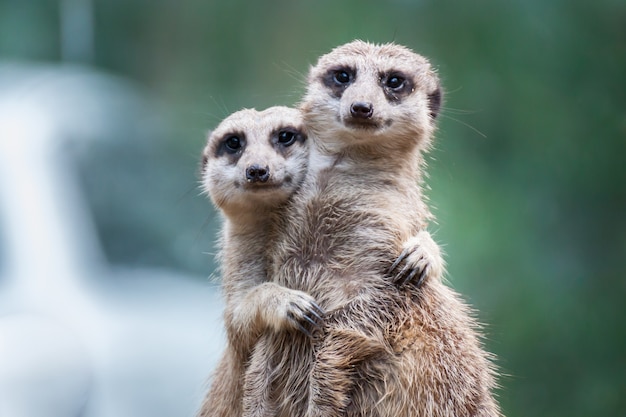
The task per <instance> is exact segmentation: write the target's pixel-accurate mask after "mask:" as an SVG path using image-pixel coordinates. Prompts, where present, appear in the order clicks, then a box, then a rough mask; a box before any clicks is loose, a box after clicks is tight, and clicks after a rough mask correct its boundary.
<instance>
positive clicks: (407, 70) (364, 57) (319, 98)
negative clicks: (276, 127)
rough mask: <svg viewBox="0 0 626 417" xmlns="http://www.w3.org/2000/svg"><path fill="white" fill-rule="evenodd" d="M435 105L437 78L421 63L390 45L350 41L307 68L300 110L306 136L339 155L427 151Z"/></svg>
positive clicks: (420, 59) (408, 52) (415, 56)
mask: <svg viewBox="0 0 626 417" xmlns="http://www.w3.org/2000/svg"><path fill="white" fill-rule="evenodd" d="M440 105H441V89H440V86H439V79H438V77H437V75H436V74H435V72H434V70H433V69H432V68H431V66H430V63H429V62H428V60H427V59H426V58H424V57H422V56H421V55H418V54H416V53H414V52H412V51H411V50H409V49H408V48H405V47H403V46H399V45H395V44H384V45H375V44H371V43H367V42H363V41H354V42H350V43H348V44H345V45H342V46H339V47H337V48H335V49H334V50H332V51H331V52H330V53H328V54H326V55H324V56H322V57H321V58H320V59H319V61H318V62H317V64H316V65H315V66H314V67H312V68H311V70H310V73H309V82H308V89H307V93H306V95H305V97H304V100H303V102H302V104H301V108H302V110H303V113H304V118H305V121H306V124H307V127H308V128H309V129H310V131H311V133H312V134H313V135H315V136H316V137H319V138H321V139H320V141H322V142H323V143H322V145H325V146H329V147H332V148H333V149H335V150H338V149H342V148H344V147H345V146H350V145H354V144H367V145H371V144H376V145H377V146H383V147H394V148H397V147H398V146H399V145H402V144H401V143H398V142H400V141H402V142H404V143H405V144H406V145H407V146H414V145H416V144H417V145H420V147H421V148H426V147H427V146H428V145H429V142H430V138H431V136H432V133H433V131H434V128H435V118H436V117H437V114H438V113H439V108H440ZM410 142H413V143H410Z"/></svg>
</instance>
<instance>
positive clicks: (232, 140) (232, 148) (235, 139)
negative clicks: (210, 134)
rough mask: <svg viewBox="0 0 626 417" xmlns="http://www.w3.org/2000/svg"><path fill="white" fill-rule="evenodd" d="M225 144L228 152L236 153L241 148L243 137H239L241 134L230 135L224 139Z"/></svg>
mask: <svg viewBox="0 0 626 417" xmlns="http://www.w3.org/2000/svg"><path fill="white" fill-rule="evenodd" d="M224 146H225V147H226V150H227V151H228V152H230V153H235V152H237V151H238V150H239V149H241V139H240V138H239V136H235V135H233V136H229V137H227V138H226V140H225V141H224Z"/></svg>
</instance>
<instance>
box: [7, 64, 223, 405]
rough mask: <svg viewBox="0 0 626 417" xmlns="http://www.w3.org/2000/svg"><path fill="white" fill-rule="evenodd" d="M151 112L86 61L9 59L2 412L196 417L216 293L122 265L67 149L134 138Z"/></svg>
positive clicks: (217, 347)
mask: <svg viewBox="0 0 626 417" xmlns="http://www.w3.org/2000/svg"><path fill="white" fill-rule="evenodd" d="M147 108H148V106H147V104H146V101H145V100H143V99H142V97H141V93H139V92H138V91H137V89H136V88H134V87H133V86H132V85H130V84H129V83H127V82H124V81H122V80H118V79H114V78H112V77H108V76H104V75H102V74H97V73H94V72H92V71H90V70H87V69H83V68H79V67H72V66H67V67H43V68H33V67H30V66H26V65H15V64H13V65H0V233H1V235H0V240H1V241H0V243H2V244H0V250H4V253H0V262H2V264H0V417H39V416H44V415H45V416H46V417H56V416H57V415H58V416H64V417H79V416H81V417H139V416H147V415H149V416H151V417H168V416H176V417H179V416H192V415H193V414H194V411H195V410H196V408H197V406H198V404H199V402H200V400H201V397H202V395H203V393H204V390H205V383H206V381H207V377H208V375H209V372H210V369H211V367H212V366H213V365H214V363H215V362H216V360H217V357H218V355H219V352H220V351H221V349H222V346H223V343H224V337H223V332H222V330H221V322H220V318H221V309H222V308H221V300H220V298H219V296H218V294H217V291H216V290H215V288H214V287H211V286H210V285H208V283H203V282H200V281H198V280H194V279H190V278H189V277H187V276H184V275H182V274H174V273H172V272H166V271H155V270H145V269H130V270H121V269H112V268H110V267H109V265H107V264H106V263H105V262H104V257H103V255H102V251H101V248H100V246H99V241H98V238H97V235H96V229H95V227H94V225H93V222H92V219H91V216H90V213H89V211H88V209H87V205H86V204H85V201H84V198H83V195H82V193H81V192H80V187H79V186H78V181H77V178H76V172H75V171H74V169H73V164H72V160H71V159H70V158H68V157H67V152H66V151H67V145H68V144H69V143H70V142H74V143H81V144H84V145H86V146H88V144H89V141H90V140H106V138H107V137H110V136H112V135H117V134H124V135H125V137H129V140H132V136H133V135H134V134H135V133H136V132H135V131H134V129H135V128H136V126H137V125H141V127H142V128H143V127H144V126H147V125H148V123H146V120H149V119H148V118H146V116H145V114H146V113H150V111H148V110H146V109H147ZM138 120H140V121H141V123H138ZM129 204H132V202H129ZM45 410H47V414H46V413H45ZM42 413H43V414H42Z"/></svg>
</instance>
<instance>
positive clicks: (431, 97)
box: [428, 84, 443, 119]
mask: <svg viewBox="0 0 626 417" xmlns="http://www.w3.org/2000/svg"><path fill="white" fill-rule="evenodd" d="M442 99H443V92H442V91H441V86H440V85H439V84H437V88H436V89H435V90H434V91H433V92H431V93H428V109H429V110H430V117H432V118H433V119H436V118H437V116H438V115H439V110H440V109H441V101H442Z"/></svg>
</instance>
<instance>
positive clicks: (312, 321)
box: [302, 314, 319, 327]
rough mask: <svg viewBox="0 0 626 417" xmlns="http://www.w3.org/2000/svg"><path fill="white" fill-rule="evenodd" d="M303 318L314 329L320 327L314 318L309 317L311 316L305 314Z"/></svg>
mask: <svg viewBox="0 0 626 417" xmlns="http://www.w3.org/2000/svg"><path fill="white" fill-rule="evenodd" d="M302 317H303V318H304V319H305V320H306V321H308V322H309V323H310V324H311V326H313V327H318V326H319V324H317V323H316V322H315V320H313V319H312V318H310V317H309V316H307V315H306V314H305V315H303V316H302Z"/></svg>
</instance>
